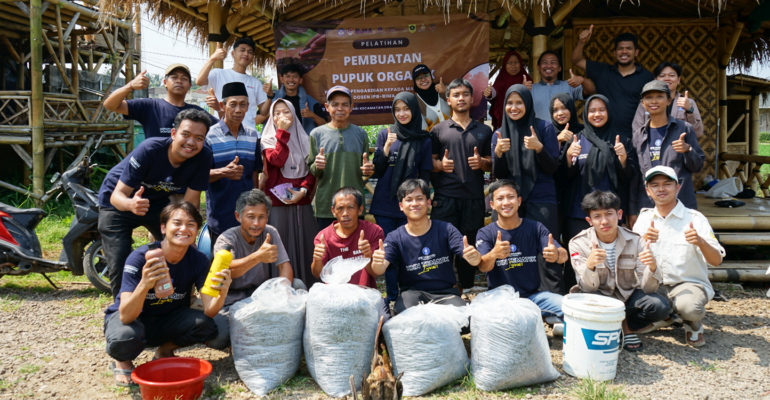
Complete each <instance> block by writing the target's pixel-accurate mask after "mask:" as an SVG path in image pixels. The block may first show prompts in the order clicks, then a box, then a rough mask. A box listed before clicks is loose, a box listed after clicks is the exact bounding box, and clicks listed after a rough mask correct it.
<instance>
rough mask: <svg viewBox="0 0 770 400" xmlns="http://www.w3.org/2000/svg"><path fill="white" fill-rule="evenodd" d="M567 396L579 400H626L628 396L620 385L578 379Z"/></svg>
mask: <svg viewBox="0 0 770 400" xmlns="http://www.w3.org/2000/svg"><path fill="white" fill-rule="evenodd" d="M567 395H568V396H571V397H572V398H575V399H579V400H626V399H628V398H629V397H628V395H626V392H625V390H624V388H623V386H622V385H610V384H607V382H600V381H595V380H593V379H590V378H589V379H580V380H578V382H577V383H576V384H575V385H574V386H572V388H570V389H569V390H568V391H567Z"/></svg>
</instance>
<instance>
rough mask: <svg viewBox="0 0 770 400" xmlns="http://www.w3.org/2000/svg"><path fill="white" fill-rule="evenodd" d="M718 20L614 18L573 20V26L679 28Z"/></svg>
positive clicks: (712, 23)
mask: <svg viewBox="0 0 770 400" xmlns="http://www.w3.org/2000/svg"><path fill="white" fill-rule="evenodd" d="M715 23H716V18H696V19H693V18H641V17H613V18H572V25H573V26H574V27H575V29H577V27H580V28H584V29H588V27H589V26H590V25H592V24H593V25H601V26H639V25H642V26H650V25H660V26H677V25H714V24H715Z"/></svg>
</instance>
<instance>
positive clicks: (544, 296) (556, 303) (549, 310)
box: [528, 292, 564, 319]
mask: <svg viewBox="0 0 770 400" xmlns="http://www.w3.org/2000/svg"><path fill="white" fill-rule="evenodd" d="M528 299H530V300H532V302H533V303H535V305H537V306H538V307H539V308H540V313H541V314H542V315H543V318H545V317H550V316H557V317H559V318H562V319H563V318H564V313H563V312H562V311H561V302H562V300H564V296H562V295H560V294H556V293H551V292H537V293H535V294H533V295H530V296H529V297H528Z"/></svg>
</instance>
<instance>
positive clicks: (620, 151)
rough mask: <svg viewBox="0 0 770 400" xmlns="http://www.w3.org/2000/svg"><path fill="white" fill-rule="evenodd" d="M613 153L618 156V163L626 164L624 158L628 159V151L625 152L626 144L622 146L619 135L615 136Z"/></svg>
mask: <svg viewBox="0 0 770 400" xmlns="http://www.w3.org/2000/svg"><path fill="white" fill-rule="evenodd" d="M614 149H615V155H616V156H618V160H620V163H621V164H623V165H624V166H625V165H626V160H627V159H628V153H626V146H623V142H621V141H620V135H617V136H615V147H614Z"/></svg>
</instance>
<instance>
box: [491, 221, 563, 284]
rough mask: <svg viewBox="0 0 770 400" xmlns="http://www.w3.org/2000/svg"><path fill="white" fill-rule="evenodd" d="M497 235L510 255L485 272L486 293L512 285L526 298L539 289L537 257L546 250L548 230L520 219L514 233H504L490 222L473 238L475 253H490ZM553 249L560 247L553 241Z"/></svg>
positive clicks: (532, 222)
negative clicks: (506, 242) (508, 244)
mask: <svg viewBox="0 0 770 400" xmlns="http://www.w3.org/2000/svg"><path fill="white" fill-rule="evenodd" d="M497 232H500V238H501V239H502V240H503V241H508V242H510V243H511V255H510V256H508V258H506V259H502V260H495V266H494V268H492V270H491V271H489V272H487V282H488V283H489V290H492V289H494V288H496V287H498V286H502V285H511V286H513V288H514V289H516V291H517V292H519V295H520V296H521V297H529V296H531V295H533V294H535V293H537V292H538V289H539V288H540V270H539V268H538V265H537V259H538V257H542V254H543V248H545V247H547V246H548V235H549V234H550V232H548V229H547V228H546V227H545V226H543V224H541V223H540V222H537V221H532V220H528V219H522V221H521V225H519V226H518V227H517V228H516V229H511V230H505V229H502V228H500V227H499V226H498V225H497V222H493V223H491V224H489V225H487V226H485V227H483V228H481V229H480V230H479V233H478V234H477V235H476V249H477V250H478V251H479V253H481V255H485V254H487V253H489V252H490V251H492V249H493V248H494V247H495V243H496V242H497ZM554 245H555V246H556V248H560V247H561V246H559V243H557V242H556V241H554Z"/></svg>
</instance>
